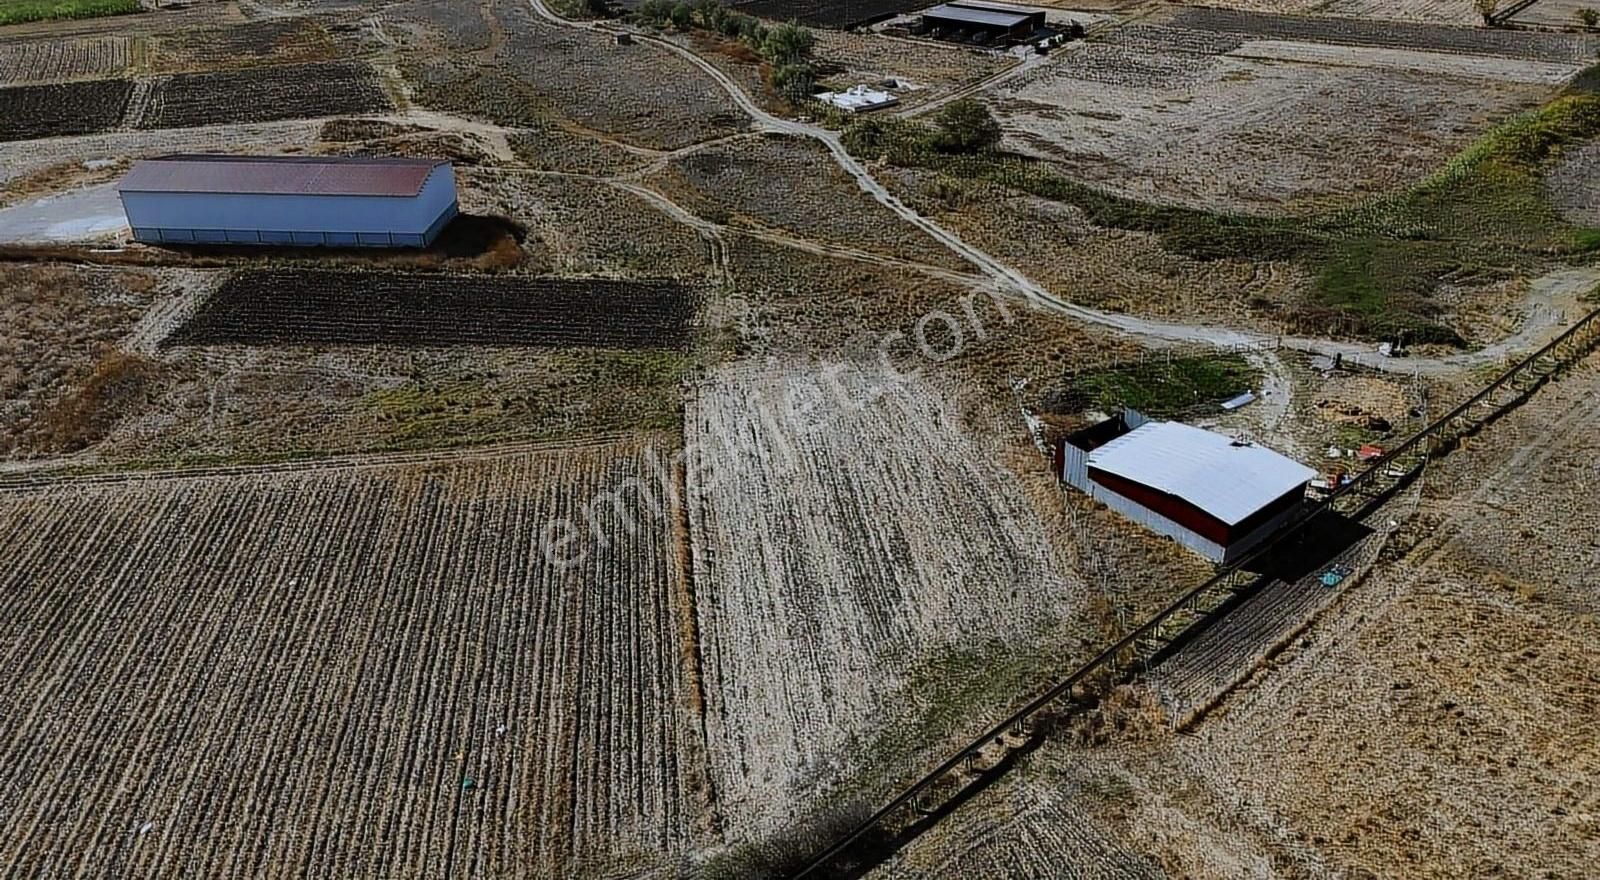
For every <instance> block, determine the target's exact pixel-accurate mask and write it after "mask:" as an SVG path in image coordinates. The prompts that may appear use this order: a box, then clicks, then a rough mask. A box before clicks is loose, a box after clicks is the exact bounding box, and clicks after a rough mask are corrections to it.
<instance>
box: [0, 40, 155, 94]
mask: <svg viewBox="0 0 1600 880" xmlns="http://www.w3.org/2000/svg"><path fill="white" fill-rule="evenodd" d="M132 63H133V41H132V40H131V39H129V38H128V37H117V36H102V37H78V38H72V37H64V38H61V39H54V40H18V41H15V42H0V83H4V84H6V85H13V84H15V85H23V84H28V83H45V82H64V81H67V80H75V79H95V78H100V77H110V76H116V75H117V74H119V73H121V72H123V71H124V70H126V69H127V68H128V67H129V66H130V65H131V64H132Z"/></svg>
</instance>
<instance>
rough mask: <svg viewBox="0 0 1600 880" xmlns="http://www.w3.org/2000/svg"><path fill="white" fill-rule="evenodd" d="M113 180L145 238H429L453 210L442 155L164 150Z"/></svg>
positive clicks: (356, 243) (304, 241) (288, 241)
mask: <svg viewBox="0 0 1600 880" xmlns="http://www.w3.org/2000/svg"><path fill="white" fill-rule="evenodd" d="M117 189H118V191H119V193H120V195H121V197H122V208H123V210H124V211H125V212H126V213H127V215H128V225H129V226H131V227H132V228H133V237H134V240H136V241H141V242H147V243H150V244H171V243H184V244H191V243H204V244H269V245H301V246H304V245H311V246H330V247H426V246H427V245H429V244H432V243H433V240H434V239H435V238H436V237H437V236H438V235H439V232H440V231H441V230H443V229H444V227H445V226H446V225H447V224H448V223H449V222H450V221H451V219H453V218H454V217H455V216H456V211H457V207H456V181H455V173H454V171H453V170H452V169H451V167H450V163H449V162H446V161H444V160H440V159H389V158H340V157H331V156H330V157H301V156H201V155H180V156H166V157H163V158H160V159H149V160H145V161H142V162H139V163H137V164H135V165H134V166H133V170H131V171H129V172H128V175H127V176H126V177H124V178H123V180H122V183H121V184H120V185H119V186H118V187H117Z"/></svg>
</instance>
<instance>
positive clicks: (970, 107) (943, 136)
mask: <svg viewBox="0 0 1600 880" xmlns="http://www.w3.org/2000/svg"><path fill="white" fill-rule="evenodd" d="M933 124H934V127H935V129H936V131H935V134H934V146H936V147H938V148H939V149H940V150H943V151H945V152H947V153H976V152H979V151H981V150H988V149H993V148H994V147H996V146H999V144H1000V136H1001V131H1000V122H999V120H997V119H995V118H994V114H993V113H990V112H989V108H988V107H985V106H984V105H983V102H981V101H979V100H978V99H976V98H961V99H960V100H956V101H951V102H950V103H949V104H946V105H945V106H943V107H941V108H940V109H939V112H938V113H936V114H934V117H933Z"/></svg>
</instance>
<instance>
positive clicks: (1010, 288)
mask: <svg viewBox="0 0 1600 880" xmlns="http://www.w3.org/2000/svg"><path fill="white" fill-rule="evenodd" d="M529 3H530V4H531V5H532V7H533V10H534V12H535V13H536V14H537V15H538V16H539V17H541V18H543V19H545V20H546V21H548V22H550V23H551V24H554V25H557V26H559V27H566V28H575V29H580V30H592V31H600V32H607V33H619V32H621V31H622V30H624V28H621V27H619V26H617V25H613V24H610V23H608V22H603V21H594V22H579V21H572V20H569V19H566V18H562V17H561V16H559V15H557V14H555V13H554V12H552V11H551V10H550V8H549V7H548V6H546V5H545V2H544V0H529ZM627 30H628V32H629V33H630V34H632V36H633V37H634V39H637V40H643V41H646V42H649V43H651V44H653V45H656V46H660V47H662V48H664V49H666V50H667V51H669V52H673V53H674V54H676V55H678V56H679V57H681V58H683V59H684V60H685V61H688V62H689V63H690V64H693V65H694V66H695V67H697V68H699V69H700V70H701V71H703V72H704V73H705V74H706V75H707V76H709V77H711V79H712V80H713V81H715V82H716V83H717V85H719V86H720V87H722V89H723V90H724V91H726V92H727V93H728V96H729V97H730V98H731V99H732V100H733V102H734V103H735V104H736V105H738V106H739V108H740V109H742V110H743V111H744V112H745V113H746V114H748V115H749V116H750V118H751V119H752V120H754V121H755V124H756V127H757V129H759V130H762V131H768V132H774V133H780V134H789V135H794V136H797V137H804V138H810V139H812V140H815V141H817V142H819V143H821V144H822V145H823V146H825V147H827V149H828V152H829V153H830V154H831V155H832V156H833V158H834V161H835V162H836V163H837V164H838V165H839V167H840V168H841V169H843V170H844V172H845V173H846V174H849V175H850V177H851V178H853V179H854V180H855V181H856V183H857V185H859V186H860V187H861V189H862V191H863V192H865V193H867V194H868V195H870V196H871V197H872V198H873V199H874V200H876V201H877V202H878V203H879V204H881V205H883V206H884V207H886V208H888V209H889V210H891V211H893V212H894V213H895V215H896V216H898V217H900V218H901V219H902V220H904V221H905V222H907V223H909V224H911V225H912V226H915V227H916V228H917V229H919V230H921V231H922V232H924V233H926V234H927V235H928V236H929V237H931V238H933V239H934V240H935V241H937V242H939V243H940V244H942V245H944V246H945V247H946V248H948V249H949V250H950V251H952V252H953V253H955V254H956V255H957V256H959V257H961V258H962V259H964V260H966V261H967V262H969V263H971V264H972V265H973V266H974V267H975V268H976V269H977V270H978V271H979V273H980V274H981V275H982V276H983V279H982V280H980V279H973V280H972V286H973V287H974V288H975V289H981V290H985V291H991V290H992V291H995V292H998V293H1004V294H1011V295H1015V296H1020V297H1022V298H1023V299H1024V300H1026V301H1027V302H1029V303H1031V304H1032V305H1034V306H1035V307H1038V308H1044V309H1048V310H1050V311H1053V312H1057V313H1059V314H1062V315H1066V316H1067V317H1070V318H1074V319H1076V320H1079V321H1082V322H1083V323H1085V324H1091V325H1094V326H1098V327H1104V328H1107V329H1109V330H1114V331H1117V332H1120V333H1124V334H1127V335H1129V336H1133V337H1136V338H1139V339H1142V340H1145V341H1146V342H1151V343H1155V344H1157V345H1160V344H1162V343H1201V344H1207V345H1216V346H1223V347H1228V346H1263V345H1266V344H1269V343H1272V342H1274V341H1275V340H1276V341H1280V342H1281V343H1282V344H1283V345H1285V346H1287V347H1289V348H1293V349H1297V350H1300V351H1307V352H1312V353H1315V354H1324V355H1328V356H1332V355H1334V354H1338V355H1340V356H1342V357H1343V358H1344V359H1345V360H1350V361H1355V362H1359V363H1362V364H1364V365H1366V366H1369V367H1372V368H1374V369H1377V370H1382V371H1386V372H1395V373H1405V374H1412V373H1421V374H1425V375H1440V374H1448V373H1453V372H1457V371H1460V370H1466V369H1472V368H1474V367H1479V366H1483V365H1485V364H1492V363H1496V362H1499V361H1501V360H1504V359H1506V358H1507V357H1510V356H1511V355H1514V354H1517V353H1519V352H1526V351H1528V350H1531V349H1532V348H1534V347H1536V346H1537V345H1538V344H1539V343H1541V342H1543V341H1544V340H1546V339H1548V338H1550V337H1552V336H1554V335H1555V332H1556V329H1557V327H1558V326H1559V322H1552V321H1551V320H1550V318H1551V317H1552V316H1553V315H1556V314H1557V313H1556V312H1555V311H1554V310H1553V309H1551V308H1548V307H1545V308H1541V307H1540V303H1541V301H1542V299H1541V298H1542V297H1545V296H1547V295H1548V290H1547V289H1546V288H1543V287H1541V282H1543V281H1544V279H1541V280H1540V281H1536V282H1535V283H1534V285H1533V288H1532V291H1531V292H1530V294H1529V299H1528V307H1527V310H1526V312H1527V317H1526V319H1525V321H1524V325H1523V328H1522V329H1521V330H1520V331H1518V332H1517V333H1516V334H1514V335H1512V336H1510V337H1508V338H1507V339H1505V340H1502V341H1501V342H1500V343H1497V344H1495V345H1493V346H1489V347H1487V348H1484V349H1481V350H1479V351H1475V352H1464V353H1461V354H1456V355H1449V356H1446V357H1442V358H1405V359H1398V360H1397V359H1390V358H1384V357H1380V356H1379V355H1378V354H1377V353H1376V350H1375V348H1374V347H1373V346H1371V345H1367V344H1361V343H1345V342H1333V341H1329V340H1325V339H1312V338H1301V337H1295V338H1282V339H1278V338H1277V337H1274V336H1270V335H1267V334H1261V333H1251V332H1247V331H1242V330H1233V329H1230V328H1226V327H1213V326H1207V325H1196V324H1179V323H1173V322H1168V321H1158V320H1152V319H1149V318H1140V317H1136V316H1133V315H1125V314H1116V313H1113V312H1104V311H1100V310H1099V309H1092V308H1089V307H1087V306H1082V305H1078V304H1076V303H1072V302H1068V301H1066V300H1064V299H1061V298H1060V297H1057V296H1056V295H1054V294H1052V293H1050V292H1049V291H1048V290H1045V289H1044V288H1043V287H1041V286H1039V285H1038V284H1036V283H1035V282H1033V281H1032V280H1031V279H1029V278H1028V277H1027V276H1025V275H1023V274H1022V272H1020V271H1019V270H1017V269H1014V268H1012V267H1010V266H1007V265H1006V264H1005V263H1002V262H1001V261H1000V260H998V259H996V258H995V257H994V256H992V255H991V254H989V253H987V252H986V251H984V250H982V249H980V248H977V247H974V246H972V245H970V244H968V243H967V242H965V241H963V240H962V239H961V238H960V236H958V235H956V234H955V233H953V232H951V231H950V230H948V229H945V228H944V227H943V226H940V225H939V224H938V223H936V222H934V221H933V220H931V219H929V218H928V217H925V216H923V215H922V214H919V213H917V211H915V210H914V209H912V208H910V207H909V206H907V205H906V204H905V203H903V202H901V201H900V200H899V199H898V198H896V197H895V196H894V194H893V193H891V192H889V190H888V189H887V188H886V187H885V186H884V185H883V184H882V183H880V182H878V180H877V179H876V178H874V177H873V176H872V173H871V172H869V171H868V170H867V169H866V167H865V166H863V165H862V164H861V163H860V162H859V161H858V160H857V159H856V158H855V157H854V156H852V155H850V152H849V151H848V150H846V149H845V147H844V144H843V143H842V142H841V141H840V139H839V135H838V134H837V133H836V132H833V131H830V130H828V129H825V128H822V127H820V126H817V125H812V124H809V123H804V122H797V121H794V120H789V119H782V118H780V117H777V116H774V115H772V114H771V113H768V112H767V111H765V110H763V109H761V108H760V107H759V106H757V105H756V103H755V101H754V100H752V99H751V98H750V96H749V95H747V94H745V92H744V90H743V89H742V88H741V87H740V86H739V84H738V83H737V82H735V81H734V80H733V79H732V78H731V77H729V76H728V75H727V74H725V73H723V72H722V71H721V70H720V69H718V68H717V67H716V65H714V64H712V63H710V62H709V61H706V60H705V59H703V58H701V57H700V56H698V55H696V54H695V53H693V52H691V51H690V50H688V49H685V48H684V47H682V46H680V45H678V44H677V43H674V42H672V41H670V40H666V39H663V38H661V37H657V36H654V35H652V34H648V33H643V32H640V31H637V30H632V29H627ZM1017 69H1018V68H1013V69H1012V70H1010V71H1006V72H1005V73H1004V74H1003V75H1001V76H1000V77H999V78H1000V79H1004V78H1005V77H1006V76H1010V75H1015V73H1016V70H1017ZM1577 271H1580V272H1589V273H1591V274H1592V278H1593V282H1594V283H1600V268H1592V269H1583V270H1577Z"/></svg>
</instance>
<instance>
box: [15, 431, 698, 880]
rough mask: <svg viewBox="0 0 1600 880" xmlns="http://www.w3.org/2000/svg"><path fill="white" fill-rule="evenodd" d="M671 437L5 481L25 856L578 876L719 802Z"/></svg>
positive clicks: (627, 865)
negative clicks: (584, 514) (690, 632)
mask: <svg viewBox="0 0 1600 880" xmlns="http://www.w3.org/2000/svg"><path fill="white" fill-rule="evenodd" d="M661 454H662V453H661V451H660V450H653V449H652V448H651V447H650V446H648V445H646V444H644V443H634V442H629V443H625V444H612V445H603V446H596V447H591V448H566V449H529V450H526V451H520V452H501V453H495V454H490V455H486V456H483V457H479V458H476V459H472V460H459V459H458V460H453V461H450V460H435V461H432V462H428V461H413V462H410V463H401V462H390V463H380V464H377V465H360V466H357V465H344V466H339V467H334V468H331V469H311V470H306V469H300V470H294V469H286V470H280V471H264V472H261V473H259V474H251V473H232V474H215V475H211V476H193V477H177V476H167V477H160V478H157V479H153V480H125V481H124V480H112V481H99V482H89V483H78V484H68V485H63V486H57V487H54V488H42V489H15V488H13V489H0V539H3V540H0V601H3V603H4V605H3V607H4V609H5V614H4V615H3V616H0V618H3V619H0V658H3V662H4V668H5V669H6V670H7V672H6V679H7V680H6V684H5V687H4V688H0V816H4V817H5V822H4V823H3V824H0V874H4V875H6V876H13V877H23V876H27V877H43V876H83V877H158V876H173V877H176V876H187V877H261V878H266V877H307V876H318V877H393V878H401V877H513V876H521V877H557V876H560V877H570V876H576V875H578V874H579V873H580V872H579V870H578V869H579V867H580V865H589V866H609V867H610V868H612V869H615V870H619V871H623V872H624V873H636V872H637V871H638V870H639V869H641V868H642V867H644V866H646V865H648V864H651V863H653V862H659V861H660V860H662V859H664V858H667V857H668V856H669V855H670V854H672V853H674V852H676V851H679V850H682V849H683V848H685V846H687V845H688V843H689V842H690V840H691V838H692V830H691V829H693V828H694V827H696V824H697V822H698V821H699V818H698V817H699V813H700V805H701V803H702V800H701V795H700V794H699V793H698V792H700V791H701V787H702V783H701V781H700V779H701V773H700V770H699V768H698V765H697V764H696V758H695V756H696V755H698V754H699V751H698V746H697V744H696V742H695V740H696V737H697V729H698V728H697V722H696V721H695V719H694V713H693V709H692V706H693V701H692V699H691V691H692V685H691V678H690V676H691V672H690V667H689V666H688V665H687V664H686V663H685V662H684V658H685V656H686V655H685V647H684V643H683V641H682V640H681V637H682V635H683V633H684V628H683V627H682V621H683V619H684V615H685V614H686V613H687V609H686V607H685V601H686V600H685V595H684V593H683V590H682V582H681V581H680V579H679V572H680V571H681V566H680V564H679V556H678V552H679V551H678V549H677V544H676V543H675V542H674V541H673V540H671V539H670V537H669V535H670V530H669V529H668V528H666V527H664V526H662V525H661V524H660V523H656V524H654V527H641V528H637V529H630V528H628V527H626V525H625V523H624V522H623V521H621V520H619V519H618V518H617V517H618V516H619V514H618V512H617V511H616V510H615V509H613V508H611V507H608V506H605V505H601V506H600V509H599V510H597V511H596V512H595V515H596V517H597V518H598V528H599V529H600V530H601V531H602V532H603V533H604V534H606V535H607V536H609V537H610V538H612V539H613V540H611V541H610V542H609V543H608V544H599V545H596V546H595V548H594V550H593V552H591V553H590V554H589V555H588V556H587V557H586V558H585V560H584V561H583V562H582V563H581V564H578V565H576V566H573V567H570V568H562V567H558V566H553V565H551V564H549V563H547V562H546V561H545V556H544V555H543V554H542V552H541V546H540V535H541V533H542V529H543V527H544V525H545V523H546V522H547V521H549V520H550V519H551V518H553V517H557V516H569V515H573V514H574V512H575V511H577V510H579V508H580V505H582V504H584V503H585V502H587V501H588V500H589V498H590V497H591V495H592V494H593V493H594V492H596V491H599V490H601V489H604V488H607V487H609V486H610V485H611V484H612V482H613V481H616V480H623V479H627V478H632V477H637V478H641V479H644V480H649V479H651V473H650V471H649V469H648V466H647V459H646V456H647V455H657V456H660V455H661Z"/></svg>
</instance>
